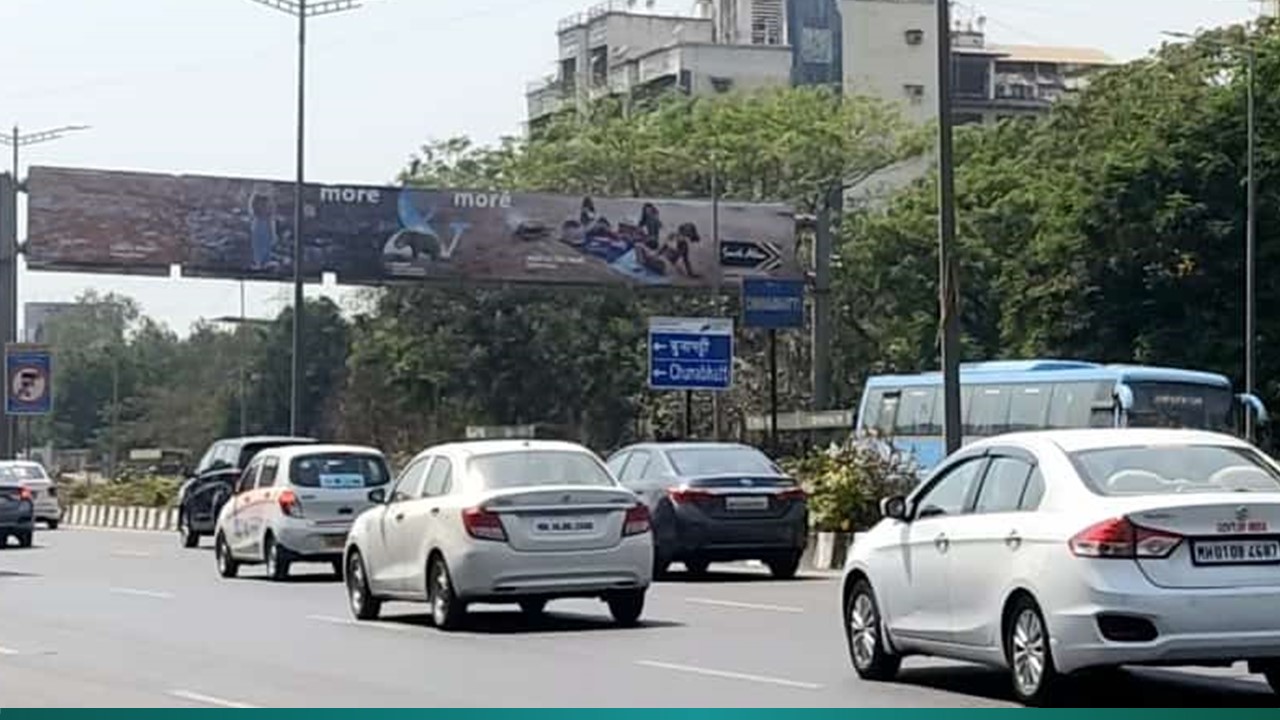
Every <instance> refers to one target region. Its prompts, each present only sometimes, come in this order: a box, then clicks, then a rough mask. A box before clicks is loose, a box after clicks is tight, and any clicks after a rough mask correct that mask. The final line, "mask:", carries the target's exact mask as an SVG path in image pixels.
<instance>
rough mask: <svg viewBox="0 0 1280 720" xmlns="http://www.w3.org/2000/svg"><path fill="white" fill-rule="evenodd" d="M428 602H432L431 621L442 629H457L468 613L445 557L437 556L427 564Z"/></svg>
mask: <svg viewBox="0 0 1280 720" xmlns="http://www.w3.org/2000/svg"><path fill="white" fill-rule="evenodd" d="M427 602H428V603H430V604H431V621H432V622H434V623H435V626H436V627H437V628H438V629H440V630H445V631H449V630H457V629H458V628H460V627H462V623H463V621H464V620H465V618H466V615H467V606H466V605H465V604H464V603H463V602H462V601H461V600H459V599H458V594H457V592H456V591H454V589H453V576H452V575H450V574H449V564H448V563H447V562H445V560H444V558H442V557H436V558H435V559H433V560H432V561H431V563H430V565H428V566H427Z"/></svg>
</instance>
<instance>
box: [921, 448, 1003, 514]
mask: <svg viewBox="0 0 1280 720" xmlns="http://www.w3.org/2000/svg"><path fill="white" fill-rule="evenodd" d="M986 463H987V460H986V458H980V457H979V458H972V459H969V460H965V461H964V462H962V463H960V464H959V465H957V466H955V467H953V468H951V469H949V470H947V471H946V474H945V475H943V476H942V477H941V478H939V479H938V481H937V482H935V483H934V484H933V485H932V486H930V488H929V489H928V490H926V491H925V493H924V495H923V496H922V497H921V498H920V501H919V502H918V503H917V504H916V507H917V510H916V518H917V519H921V518H926V517H933V516H937V515H962V514H964V512H965V508H966V506H967V505H968V502H969V496H970V495H971V494H972V492H973V489H974V485H975V484H976V483H977V481H978V478H979V476H980V475H981V473H982V468H983V466H985V465H986Z"/></svg>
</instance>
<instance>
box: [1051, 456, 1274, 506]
mask: <svg viewBox="0 0 1280 720" xmlns="http://www.w3.org/2000/svg"><path fill="white" fill-rule="evenodd" d="M1071 460H1072V462H1074V463H1075V466H1076V469H1077V471H1078V472H1079V473H1080V476H1081V477H1082V478H1083V479H1084V481H1085V483H1086V484H1087V485H1088V486H1089V488H1090V489H1091V490H1093V491H1094V492H1095V493H1098V494H1099V495H1105V496H1125V495H1178V494H1185V493H1213V492H1280V473H1277V472H1276V471H1275V469H1274V468H1272V467H1271V466H1270V465H1269V464H1268V463H1267V462H1266V461H1265V460H1263V459H1262V458H1261V456H1259V455H1258V453H1256V452H1255V451H1253V450H1249V449H1246V448H1237V447H1227V446H1222V445H1157V446H1145V447H1117V448H1101V449H1097V450H1081V451H1079V452H1075V453H1072V454H1071Z"/></svg>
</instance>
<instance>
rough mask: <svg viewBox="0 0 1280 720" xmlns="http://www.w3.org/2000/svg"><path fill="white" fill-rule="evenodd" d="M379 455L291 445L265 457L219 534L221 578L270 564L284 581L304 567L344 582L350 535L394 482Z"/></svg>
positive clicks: (227, 511) (226, 508)
mask: <svg viewBox="0 0 1280 720" xmlns="http://www.w3.org/2000/svg"><path fill="white" fill-rule="evenodd" d="M390 479H391V478H390V473H389V472H388V471H387V464H386V460H385V458H384V457H383V455H382V453H381V452H380V451H378V450H376V449H374V448H369V447H360V446H354V445H291V446H286V447H279V448H271V449H268V450H263V451H262V452H260V453H258V454H257V455H255V456H254V458H253V461H252V462H250V463H249V466H248V467H246V468H245V470H244V472H243V473H242V474H241V475H240V481H239V482H238V483H237V484H236V489H235V495H234V496H233V497H232V498H231V499H230V500H228V501H227V502H226V504H224V505H223V506H222V511H221V512H220V513H219V514H218V521H217V525H216V527H215V529H214V545H213V548H214V557H215V558H216V560H217V564H218V574H220V575H222V576H223V577H235V576H236V574H237V573H238V572H239V569H240V566H241V565H246V564H258V563H261V564H264V565H266V570H267V576H268V577H270V578H271V579H272V580H284V579H286V578H288V576H289V569H290V567H291V566H292V565H294V564H295V563H299V562H320V563H331V564H332V566H333V570H334V572H335V573H337V574H338V575H339V576H341V574H342V550H343V548H344V547H345V546H346V543H347V532H348V531H349V530H350V529H351V525H352V523H353V522H354V521H355V519H356V517H358V516H359V515H360V513H362V512H364V511H365V510H366V509H367V508H369V507H371V506H373V505H374V504H375V502H374V500H371V499H370V495H371V494H373V493H381V492H382V488H383V487H384V486H385V485H386V484H387V483H388V482H389V481H390Z"/></svg>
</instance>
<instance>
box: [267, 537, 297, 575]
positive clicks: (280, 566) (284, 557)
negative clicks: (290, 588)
mask: <svg viewBox="0 0 1280 720" xmlns="http://www.w3.org/2000/svg"><path fill="white" fill-rule="evenodd" d="M262 555H263V562H264V563H265V564H266V566H267V577H269V578H271V579H272V580H276V581H283V580H288V579H289V564H290V558H289V551H288V550H286V549H285V548H283V547H281V546H280V543H278V542H276V539H275V538H274V537H272V536H270V535H268V536H267V539H266V540H265V541H263V543H262Z"/></svg>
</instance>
